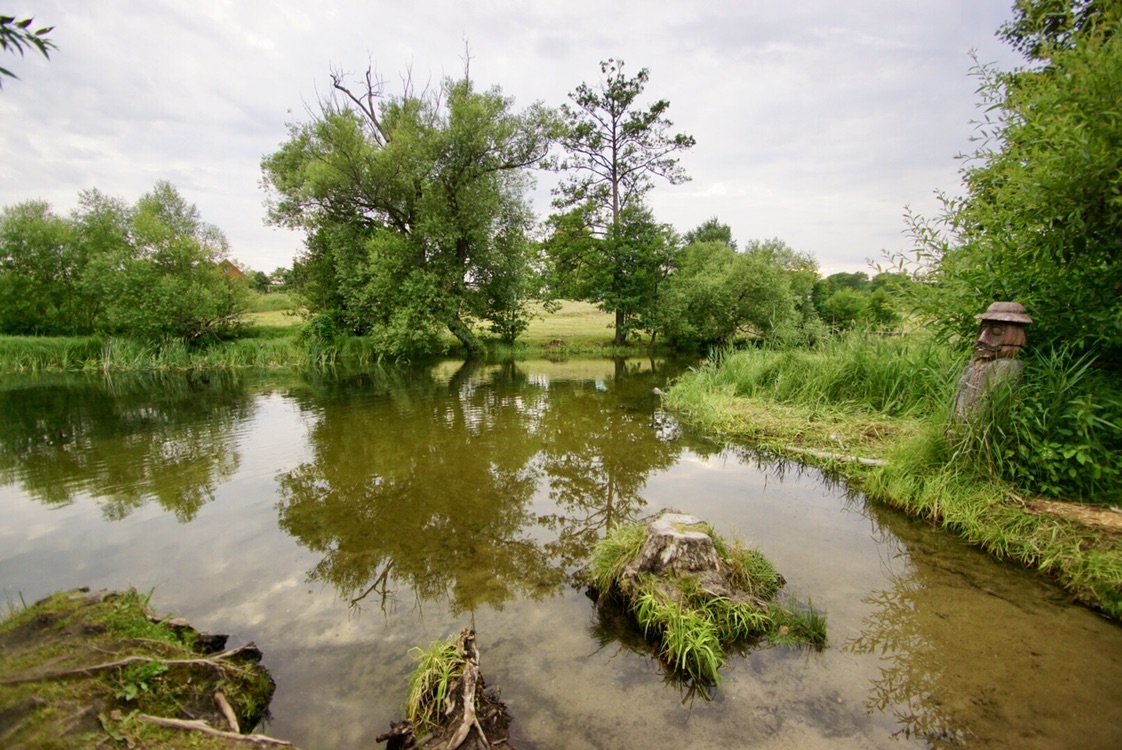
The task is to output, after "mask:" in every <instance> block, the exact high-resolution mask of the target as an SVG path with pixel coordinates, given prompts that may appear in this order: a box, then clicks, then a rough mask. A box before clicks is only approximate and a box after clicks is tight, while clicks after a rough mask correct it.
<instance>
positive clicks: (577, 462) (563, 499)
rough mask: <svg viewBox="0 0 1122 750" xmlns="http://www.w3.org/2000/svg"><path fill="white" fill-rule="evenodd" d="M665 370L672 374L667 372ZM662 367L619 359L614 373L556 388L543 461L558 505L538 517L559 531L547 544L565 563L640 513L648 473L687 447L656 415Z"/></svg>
mask: <svg viewBox="0 0 1122 750" xmlns="http://www.w3.org/2000/svg"><path fill="white" fill-rule="evenodd" d="M661 377H665V375H661ZM656 382H663V381H662V380H661V379H660V374H659V373H657V372H653V373H652V372H651V371H649V370H644V369H642V368H640V367H638V366H633V367H632V368H631V369H630V370H628V369H627V367H626V366H624V365H622V362H619V363H617V366H616V374H615V378H614V379H612V380H610V381H607V380H605V381H597V382H596V383H568V384H561V385H559V386H557V387H552V388H551V389H550V408H549V410H548V411H547V412H546V413H545V414H544V415H543V417H542V427H541V455H540V456H539V458H538V465H539V466H540V467H541V469H542V471H543V472H544V474H545V475H546V477H547V478H548V483H549V496H550V499H551V500H552V501H553V503H554V505H555V506H556V509H557V510H556V511H555V512H553V513H549V514H545V515H543V516H541V518H540V519H539V520H540V522H541V523H542V524H543V525H544V526H546V527H547V528H549V529H551V530H552V531H554V532H555V533H556V535H557V538H556V540H555V541H554V542H551V543H550V544H548V545H547V547H548V548H549V550H550V552H551V553H552V554H554V555H556V556H557V557H558V558H559V562H560V563H561V564H562V565H563V566H565V567H566V568H570V567H572V566H574V565H580V564H583V563H584V562H585V560H586V559H587V558H588V556H589V554H590V553H591V551H592V547H593V546H594V545H595V544H596V543H597V542H598V541H599V540H600V538H601V537H602V536H603V534H604V533H605V532H607V531H610V530H611V529H613V528H615V527H616V526H618V525H620V524H624V523H630V522H631V521H634V520H636V519H637V518H638V517H639V516H640V515H641V514H642V511H643V509H644V508H645V507H646V504H647V503H646V500H644V499H643V497H642V495H641V494H640V493H641V492H642V490H643V487H644V486H645V484H646V481H647V477H648V476H650V474H651V473H652V472H654V471H657V470H663V469H667V468H669V467H671V466H672V465H673V464H674V462H675V461H676V460H677V459H678V455H679V453H680V452H681V450H682V449H681V447H680V446H679V445H678V444H677V443H676V442H673V441H671V440H666V439H661V438H660V434H661V435H668V434H669V435H671V436H672V435H673V431H672V430H670V431H668V430H665V429H664V428H665V424H664V423H659V422H655V421H652V413H651V412H652V409H653V408H654V405H655V403H656V402H657V397H656V396H654V395H653V394H652V393H651V391H652V388H653V387H654V384H655V383H656Z"/></svg>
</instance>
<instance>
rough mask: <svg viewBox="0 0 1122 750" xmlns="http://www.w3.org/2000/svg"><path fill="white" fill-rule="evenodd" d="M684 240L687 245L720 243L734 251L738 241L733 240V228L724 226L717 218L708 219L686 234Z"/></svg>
mask: <svg viewBox="0 0 1122 750" xmlns="http://www.w3.org/2000/svg"><path fill="white" fill-rule="evenodd" d="M682 240H683V241H684V242H685V244H687V245H692V244H693V243H695V242H720V243H723V244H725V245H727V246H728V247H731V248H732V249H733V250H735V249H736V240H734V239H733V238H732V227H730V226H729V225H728V224H722V223H721V220H720V219H718V218H717V217H716V216H714V217H712V218H709V219H706V220H705V221H704V222H702V223H701V225H700V226H698V227H697V228H695V229H691V230H690V231H688V232H686V233H685V235H684V236H683V237H682Z"/></svg>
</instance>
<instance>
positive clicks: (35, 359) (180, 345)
mask: <svg viewBox="0 0 1122 750" xmlns="http://www.w3.org/2000/svg"><path fill="white" fill-rule="evenodd" d="M295 304H296V303H295V301H294V300H293V299H292V298H291V297H289V296H288V295H286V294H284V293H271V294H267V295H257V296H256V297H254V299H253V305H252V307H251V310H250V311H249V312H247V313H246V315H245V316H244V318H243V319H244V323H245V324H244V326H243V327H242V329H241V334H240V335H239V337H238V338H236V339H233V340H228V341H219V342H209V343H206V344H203V345H196V346H188V345H187V344H185V343H184V342H180V341H167V342H161V343H148V342H142V341H134V340H130V339H127V338H121V337H108V338H107V337H104V336H79V337H37V336H0V372H24V373H42V372H129V371H146V370H147V371H177V370H198V369H231V368H255V369H273V368H306V367H309V366H310V367H323V366H333V365H343V364H346V365H358V366H361V365H366V364H371V363H375V362H380V361H381V355H380V353H379V352H378V350H377V349H376V343H375V341H374V340H373V339H370V338H362V337H358V338H355V337H348V338H343V339H341V340H340V343H339V345H338V347H336V348H332V349H330V350H320V349H316V348H315V347H313V346H309V344H308V343H306V342H305V341H304V340H302V338H301V333H302V331H303V330H304V328H305V325H306V323H305V320H304V318H303V317H301V316H300V315H298V314H297V311H296V309H295ZM536 310H537V311H538V313H539V316H540V317H538V318H535V319H534V320H533V322H532V323H531V324H530V327H529V329H528V330H527V332H526V334H525V335H524V336H522V337H521V338H520V339H519V340H518V341H517V342H516V343H515V344H514V345H513V346H507V345H504V344H501V343H500V342H498V341H497V340H494V339H493V338H491V337H489V336H487V335H484V334H485V332H483V331H480V333H481V335H484V338H485V340H486V341H487V344H488V357H489V358H491V359H495V360H505V359H526V358H530V357H546V358H549V359H554V360H563V359H565V358H568V357H573V356H588V355H595V356H626V355H632V354H645V353H647V347H646V346H645V345H643V344H641V343H638V342H635V343H633V344H631V345H629V346H626V347H614V346H613V345H612V337H613V331H612V329H611V328H610V323H611V322H612V316H611V315H609V314H608V313H604V312H601V311H600V310H598V309H596V308H595V307H594V306H593V305H590V304H588V303H583V302H563V303H561V305H560V307H559V309H557V310H555V311H553V312H546V311H545V310H544V308H542V307H541V306H540V305H539V306H537V307H536ZM442 345H443V347H444V351H443V354H446V355H449V356H457V355H459V354H460V353H461V352H460V349H459V343H458V342H457V341H455V339H453V338H452V337H451V336H450V335H446V336H445V337H444V339H443V341H442Z"/></svg>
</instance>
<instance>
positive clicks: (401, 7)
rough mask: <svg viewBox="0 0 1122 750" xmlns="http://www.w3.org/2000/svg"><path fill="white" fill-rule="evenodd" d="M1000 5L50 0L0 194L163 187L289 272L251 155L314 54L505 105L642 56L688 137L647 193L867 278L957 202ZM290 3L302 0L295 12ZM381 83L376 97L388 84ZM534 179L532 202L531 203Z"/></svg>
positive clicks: (62, 206)
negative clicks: (915, 215) (466, 79)
mask: <svg viewBox="0 0 1122 750" xmlns="http://www.w3.org/2000/svg"><path fill="white" fill-rule="evenodd" d="M1011 5H1012V0H846V2H838V0H801V1H800V0H788V1H787V2H774V0H768V1H767V2H761V1H759V0H738V1H733V2H725V1H723V0H722V1H712V2H710V1H706V0H695V1H694V2H692V3H686V2H681V1H680V0H679V1H678V2H664V1H663V0H639V1H636V2H631V1H629V0H628V1H623V0H593V1H591V2H590V1H587V0H567V1H566V2H548V3H547V2H528V1H525V2H515V1H513V0H506V1H504V0H489V1H486V2H483V1H480V2H474V1H473V0H411V1H409V2H403V1H402V0H393V1H392V2H385V1H383V0H345V1H343V2H323V3H311V2H307V1H306V0H301V1H300V2H288V1H287V0H272V1H270V2H264V1H261V2H258V1H257V0H182V1H173V0H133V1H128V0H99V1H98V2H79V1H78V0H58V1H49V0H44V1H41V2H31V1H20V2H15V3H12V2H9V3H6V6H7V7H6V8H5V9H4V10H3V11H2V12H3V13H4V14H11V15H15V16H16V17H17V18H25V17H27V16H34V17H35V19H36V25H38V24H39V23H42V24H45V25H53V26H54V27H55V30H54V31H53V32H52V33H51V36H50V38H51V39H53V40H54V42H55V43H56V44H57V45H58V49H57V50H56V51H55V52H53V53H52V56H51V60H50V61H49V62H47V61H44V60H42V58H40V57H39V56H38V55H29V56H28V57H26V58H24V59H22V60H21V59H19V58H18V57H13V56H12V55H10V54H6V55H4V57H3V60H0V66H3V67H7V68H9V69H11V70H13V72H15V73H16V74H17V75H19V76H20V79H21V80H18V81H15V80H11V79H6V80H5V81H4V88H3V91H0V206H8V205H12V204H15V203H19V202H21V201H24V200H28V199H33V198H37V199H44V200H47V201H49V202H50V203H51V204H52V205H53V206H54V207H55V209H56V210H57V211H59V212H60V213H66V212H69V211H70V210H71V209H72V208H73V207H74V206H75V204H76V199H77V195H78V192H79V191H81V190H83V189H86V188H92V187H96V188H98V189H100V190H101V191H103V192H105V193H108V194H110V195H114V196H117V197H121V198H124V199H126V200H128V201H129V202H133V201H135V200H136V199H137V198H139V197H140V196H141V195H142V194H144V193H145V192H147V191H148V190H150V189H151V188H152V186H153V185H154V184H155V182H156V181H157V180H161V179H166V180H170V181H171V182H172V183H173V184H174V185H176V187H178V189H179V190H180V192H181V193H182V194H183V195H184V197H185V198H186V199H187V200H188V201H190V202H193V203H195V204H196V205H197V206H198V207H199V210H200V212H201V214H202V216H203V218H204V219H205V220H207V221H209V222H211V223H213V224H216V225H217V226H218V227H220V228H221V229H222V230H223V231H224V232H225V233H226V235H227V236H228V237H229V239H230V243H231V247H232V255H233V257H234V258H235V259H237V260H239V261H240V262H241V263H242V264H244V265H248V266H250V267H251V268H253V269H256V270H263V271H271V270H273V269H274V268H276V267H278V266H290V265H291V264H292V259H293V256H294V255H295V254H296V253H297V252H298V251H299V249H300V247H301V245H302V242H303V238H302V236H301V235H299V234H297V233H293V232H289V231H287V230H281V229H276V228H273V227H268V226H266V225H265V223H264V219H265V209H264V206H263V201H264V198H265V194H264V192H263V190H262V188H261V186H260V181H261V170H260V161H261V157H262V156H264V155H265V154H267V153H270V152H272V151H274V150H275V149H276V148H277V147H278V146H279V144H280V143H281V142H282V141H283V140H284V138H285V132H286V131H285V126H286V123H289V122H294V121H304V120H306V119H308V117H309V115H308V109H309V108H311V109H315V107H316V102H317V101H318V98H319V95H320V94H321V93H324V92H326V91H328V90H329V88H330V84H329V79H328V72H329V70H330V69H331V68H332V67H338V68H342V69H344V70H347V71H352V72H355V73H361V72H362V71H363V70H365V68H366V67H367V65H368V64H369V63H370V62H373V64H374V65H375V67H376V68H377V70H378V71H380V72H381V73H382V74H383V76H385V78H387V79H388V80H389V81H390V82H391V83H395V82H397V81H398V79H399V76H400V75H401V74H402V73H403V72H404V71H405V70H406V69H407V68H409V67H410V66H411V67H412V70H413V77H414V79H415V80H418V81H421V82H424V81H426V80H430V79H431V80H432V81H434V82H435V81H438V80H439V79H440V78H441V77H442V76H444V75H455V74H458V73H460V72H461V71H462V67H463V63H462V58H463V54H464V43H465V40H466V41H467V42H468V43H469V44H470V48H471V57H472V59H471V73H472V77H473V78H474V79H475V81H476V82H477V85H479V86H480V87H491V86H495V85H497V86H500V87H501V88H502V89H503V92H504V93H506V94H507V95H510V96H513V97H515V99H516V104H517V105H521V106H525V105H528V104H530V103H531V102H533V101H539V100H540V101H542V102H544V103H546V104H548V105H551V106H557V105H559V104H561V103H562V102H564V101H565V100H566V97H567V95H568V93H569V92H570V91H572V90H573V89H574V88H575V87H576V86H577V85H578V84H579V83H581V82H582V81H587V82H589V83H593V82H595V81H597V80H599V67H598V63H599V62H600V61H601V60H604V59H607V58H609V57H615V58H617V59H623V60H624V61H625V62H626V64H627V67H626V70H630V71H631V72H632V73H634V72H636V71H638V70H639V69H640V68H642V67H647V68H649V69H650V82H649V84H648V86H647V90H646V94H647V95H649V96H648V100H649V101H653V100H655V99H659V98H664V99H668V100H669V101H670V110H669V114H670V117H671V119H672V120H673V121H674V125H675V130H676V131H681V132H686V133H689V134H691V135H693V136H694V137H695V138H696V139H697V145H696V146H695V147H694V148H693V149H692V150H690V151H689V152H687V153H686V154H685V155H684V156H683V158H682V165H683V166H684V167H685V169H686V171H687V172H688V173H689V175H690V176H691V177H692V178H693V179H692V181H691V182H689V183H686V184H684V185H679V186H671V185H666V184H659V185H658V186H657V187H656V188H655V190H654V191H653V193H652V194H651V199H650V202H651V205H652V206H653V208H654V210H655V214H656V216H657V218H658V219H659V220H660V221H663V222H668V223H670V224H672V225H673V226H674V227H675V228H677V229H678V230H679V231H686V230H688V229H691V228H693V227H695V226H697V225H698V224H700V223H701V222H703V221H705V220H706V219H707V218H709V217H711V216H717V217H719V218H720V219H721V221H723V222H725V223H727V224H729V225H730V226H731V227H732V229H733V235H734V237H735V238H736V239H737V240H739V241H740V242H741V244H743V243H744V242H745V241H747V240H750V239H754V238H755V239H765V238H768V237H779V238H781V239H783V240H785V241H786V242H787V243H788V244H790V245H791V246H792V247H794V248H796V249H798V250H802V251H809V252H811V253H813V255H814V256H815V257H816V258H817V259H818V262H819V264H820V266H821V268H822V270H823V273H825V274H829V273H833V272H836V271H859V270H868V265H867V261H868V260H869V259H872V260H874V261H875V260H879V259H880V258H881V257H882V252H883V251H885V250H889V251H893V250H900V249H905V248H906V247H908V240H907V237H906V236H905V234H904V222H903V219H902V215H903V212H904V207H905V206H906V205H911V206H912V207H913V208H915V209H917V210H919V211H920V212H923V213H928V214H930V213H933V212H934V211H935V209H936V204H935V201H934V198H933V193H934V191H935V190H937V189H942V190H945V191H949V192H952V193H954V192H957V191H958V189H959V184H960V181H959V177H958V169H959V166H960V164H959V162H958V161H956V159H955V156H956V154H958V153H961V152H963V151H965V150H967V149H969V147H970V142H969V137H970V135H971V132H972V130H971V125H970V121H971V120H972V119H973V118H975V117H976V116H977V115H978V112H977V109H976V104H977V98H976V96H975V93H974V92H975V88H976V82H975V81H974V80H973V79H972V78H970V76H969V75H968V73H969V70H970V67H971V65H972V61H971V59H970V56H969V53H970V51H971V50H976V51H977V53H978V56H979V59H980V60H981V61H983V62H997V63H999V64H1000V65H1001V66H1002V67H1011V66H1012V65H1014V64H1016V63H1017V62H1018V60H1017V58H1016V57H1015V55H1014V54H1013V53H1012V52H1011V51H1009V50H1008V49H1007V48H1006V47H1005V46H1004V45H1002V44H1001V43H1000V42H999V41H998V40H997V39H996V38H995V37H994V31H995V30H996V29H997V28H998V27H999V26H1000V25H1001V24H1002V22H1004V21H1005V20H1006V19H1007V18H1008V17H1009V15H1010V7H1011ZM313 6H322V7H319V8H314V9H313ZM391 90H393V89H392V87H391ZM554 179H555V178H554V177H552V176H550V175H541V176H540V177H539V189H538V190H537V192H536V193H535V203H536V205H537V208H538V211H539V213H540V214H541V215H543V216H544V215H545V214H546V213H547V212H548V210H549V204H548V200H549V195H548V187H549V185H550V184H551V183H552V182H553V181H554Z"/></svg>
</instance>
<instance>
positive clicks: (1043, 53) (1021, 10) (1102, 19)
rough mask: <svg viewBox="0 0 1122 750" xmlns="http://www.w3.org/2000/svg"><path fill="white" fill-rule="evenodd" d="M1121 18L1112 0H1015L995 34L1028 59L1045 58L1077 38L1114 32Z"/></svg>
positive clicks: (1071, 44)
mask: <svg viewBox="0 0 1122 750" xmlns="http://www.w3.org/2000/svg"><path fill="white" fill-rule="evenodd" d="M1119 21H1122V6H1119V4H1118V3H1117V2H1116V1H1115V0H1015V2H1014V3H1013V20H1011V21H1009V22H1007V23H1006V24H1005V25H1003V26H1002V27H1001V28H1000V29H998V33H997V35H998V36H999V37H1001V38H1002V39H1003V40H1005V41H1006V42H1008V43H1009V45H1010V46H1011V47H1013V49H1015V50H1017V51H1018V52H1020V53H1021V54H1023V55H1024V56H1025V57H1027V58H1029V59H1031V60H1046V59H1048V58H1049V57H1050V56H1051V55H1052V53H1053V52H1054V51H1056V50H1064V49H1071V48H1073V47H1075V46H1076V44H1077V43H1078V41H1079V40H1080V38H1082V37H1086V36H1089V35H1092V34H1114V33H1116V31H1117V28H1118V26H1117V24H1118V23H1119Z"/></svg>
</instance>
